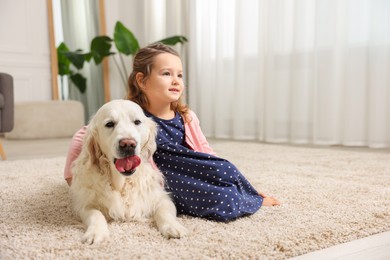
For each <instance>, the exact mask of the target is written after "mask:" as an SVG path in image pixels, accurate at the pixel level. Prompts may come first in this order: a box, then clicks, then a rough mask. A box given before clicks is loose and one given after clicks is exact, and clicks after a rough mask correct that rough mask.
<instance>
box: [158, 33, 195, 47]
mask: <svg viewBox="0 0 390 260" xmlns="http://www.w3.org/2000/svg"><path fill="white" fill-rule="evenodd" d="M158 42H161V43H163V44H166V45H176V44H177V43H181V44H183V43H185V42H188V40H187V38H186V37H184V36H182V35H176V36H172V37H168V38H165V39H162V40H160V41H158Z"/></svg>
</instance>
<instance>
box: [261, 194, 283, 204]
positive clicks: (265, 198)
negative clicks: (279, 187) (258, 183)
mask: <svg viewBox="0 0 390 260" xmlns="http://www.w3.org/2000/svg"><path fill="white" fill-rule="evenodd" d="M259 195H260V196H262V197H263V206H267V207H269V206H279V205H280V202H279V200H278V199H276V198H274V197H271V196H268V195H266V194H264V193H263V192H259Z"/></svg>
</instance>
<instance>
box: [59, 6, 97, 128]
mask: <svg viewBox="0 0 390 260" xmlns="http://www.w3.org/2000/svg"><path fill="white" fill-rule="evenodd" d="M61 12H62V30H63V40H64V42H65V43H66V44H67V46H68V47H69V48H70V49H71V50H72V51H74V50H77V49H82V50H83V51H84V52H87V51H89V49H90V43H91V40H92V39H93V38H94V37H95V36H97V35H99V2H98V1H96V0H82V1H81V0H62V1H61ZM74 71H76V69H74ZM81 73H82V74H83V76H84V77H86V78H87V88H86V91H85V93H81V92H80V91H79V90H78V89H77V88H76V87H75V86H73V85H69V88H68V93H66V94H67V95H66V96H67V97H68V98H69V99H74V100H79V101H81V102H82V103H83V105H84V110H85V118H86V120H88V119H89V118H90V116H91V115H93V114H94V113H95V112H96V111H97V110H98V109H99V107H100V106H102V105H103V104H104V87H103V77H102V75H103V73H102V68H101V66H100V65H99V66H96V65H95V63H94V62H93V61H92V62H90V63H86V64H84V67H83V69H82V70H81ZM69 84H72V83H71V82H70V80H69Z"/></svg>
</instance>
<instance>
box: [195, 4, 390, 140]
mask: <svg viewBox="0 0 390 260" xmlns="http://www.w3.org/2000/svg"><path fill="white" fill-rule="evenodd" d="M188 10H189V35H188V36H189V42H190V43H189V47H190V50H189V69H190V71H189V84H188V93H189V104H190V106H191V108H192V109H193V110H194V111H195V112H196V113H197V115H198V116H199V117H200V120H201V123H202V129H203V130H204V133H205V134H206V135H207V136H209V137H217V138H232V139H247V140H260V141H266V142H285V143H302V144H324V145H346V146H369V147H378V148H379V147H390V1H388V0H349V1H348V0H289V1H286V0H216V1H209V0H197V1H189V9H188Z"/></svg>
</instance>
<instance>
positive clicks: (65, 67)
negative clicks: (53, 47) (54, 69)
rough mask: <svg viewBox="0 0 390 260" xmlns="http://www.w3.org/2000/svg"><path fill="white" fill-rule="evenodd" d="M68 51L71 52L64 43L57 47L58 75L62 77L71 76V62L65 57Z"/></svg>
mask: <svg viewBox="0 0 390 260" xmlns="http://www.w3.org/2000/svg"><path fill="white" fill-rule="evenodd" d="M68 51H69V48H68V46H66V44H65V43H64V42H62V43H61V44H60V45H59V46H58V47H57V59H58V74H59V75H60V76H64V75H69V74H70V61H69V59H68V58H67V57H66V55H65V53H66V52H68Z"/></svg>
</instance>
